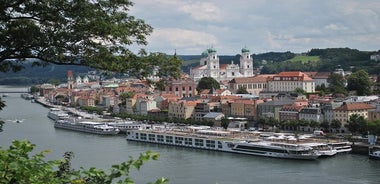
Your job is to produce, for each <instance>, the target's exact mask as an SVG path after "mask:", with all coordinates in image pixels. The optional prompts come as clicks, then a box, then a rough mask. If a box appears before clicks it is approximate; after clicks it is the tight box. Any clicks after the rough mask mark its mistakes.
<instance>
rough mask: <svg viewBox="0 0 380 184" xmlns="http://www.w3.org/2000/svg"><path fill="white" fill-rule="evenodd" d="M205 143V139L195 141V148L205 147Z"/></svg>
mask: <svg viewBox="0 0 380 184" xmlns="http://www.w3.org/2000/svg"><path fill="white" fill-rule="evenodd" d="M203 144H204V141H203V139H195V146H203Z"/></svg>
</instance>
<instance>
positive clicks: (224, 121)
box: [221, 118, 230, 130]
mask: <svg viewBox="0 0 380 184" xmlns="http://www.w3.org/2000/svg"><path fill="white" fill-rule="evenodd" d="M229 124H230V120H229V119H228V118H222V119H221V126H222V127H223V128H224V129H225V130H227V128H228V125H229Z"/></svg>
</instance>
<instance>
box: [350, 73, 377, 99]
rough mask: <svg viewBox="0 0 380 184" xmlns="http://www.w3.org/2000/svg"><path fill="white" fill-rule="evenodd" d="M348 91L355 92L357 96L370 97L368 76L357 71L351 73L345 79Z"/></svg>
mask: <svg viewBox="0 0 380 184" xmlns="http://www.w3.org/2000/svg"><path fill="white" fill-rule="evenodd" d="M347 82H348V85H347V88H348V90H355V91H356V92H357V95H370V94H371V81H370V80H369V74H368V73H367V72H366V71H364V70H358V71H356V72H354V73H352V74H351V75H350V76H349V77H348V79H347Z"/></svg>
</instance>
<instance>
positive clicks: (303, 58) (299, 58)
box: [288, 56, 320, 63]
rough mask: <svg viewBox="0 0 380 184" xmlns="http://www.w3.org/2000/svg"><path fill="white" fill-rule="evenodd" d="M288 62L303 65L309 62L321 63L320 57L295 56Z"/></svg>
mask: <svg viewBox="0 0 380 184" xmlns="http://www.w3.org/2000/svg"><path fill="white" fill-rule="evenodd" d="M288 61H291V62H296V61H301V62H302V63H307V62H309V61H310V62H318V61H320V58H319V56H295V57H294V58H292V59H289V60H288Z"/></svg>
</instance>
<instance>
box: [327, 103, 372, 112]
mask: <svg viewBox="0 0 380 184" xmlns="http://www.w3.org/2000/svg"><path fill="white" fill-rule="evenodd" d="M368 109H375V107H374V106H372V105H369V104H366V103H346V104H343V105H342V106H340V107H338V108H336V109H334V110H335V111H354V110H368Z"/></svg>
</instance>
